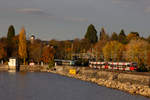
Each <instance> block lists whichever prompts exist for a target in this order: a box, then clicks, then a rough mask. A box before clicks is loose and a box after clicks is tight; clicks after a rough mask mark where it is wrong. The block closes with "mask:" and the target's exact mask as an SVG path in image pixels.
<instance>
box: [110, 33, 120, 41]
mask: <svg viewBox="0 0 150 100" xmlns="http://www.w3.org/2000/svg"><path fill="white" fill-rule="evenodd" d="M111 40H112V41H118V35H117V33H116V32H113V33H112V36H111Z"/></svg>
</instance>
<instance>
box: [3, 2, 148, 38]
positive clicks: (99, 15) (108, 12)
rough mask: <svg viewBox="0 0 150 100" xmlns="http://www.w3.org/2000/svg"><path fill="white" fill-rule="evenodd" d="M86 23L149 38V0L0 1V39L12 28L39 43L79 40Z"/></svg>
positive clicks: (83, 33)
mask: <svg viewBox="0 0 150 100" xmlns="http://www.w3.org/2000/svg"><path fill="white" fill-rule="evenodd" d="M89 24H93V25H94V26H95V28H96V29H97V32H98V33H97V34H98V35H99V31H100V29H101V27H104V28H105V29H106V31H107V33H108V34H109V35H111V34H112V32H117V33H119V32H120V30H121V29H124V30H125V32H126V34H128V33H129V32H131V31H137V32H139V33H140V35H141V36H144V37H147V36H149V35H150V0H0V37H2V36H6V35H7V31H8V27H9V26H10V25H14V27H15V30H16V34H18V33H19V31H20V29H21V27H22V26H24V27H25V29H26V33H27V37H29V36H30V35H32V34H34V35H35V36H36V37H37V38H40V39H42V40H50V39H57V40H66V39H67V40H68V39H69V40H71V39H75V38H83V37H84V35H85V33H86V30H87V27H88V25H89Z"/></svg>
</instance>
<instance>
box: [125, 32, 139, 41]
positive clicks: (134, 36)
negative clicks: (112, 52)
mask: <svg viewBox="0 0 150 100" xmlns="http://www.w3.org/2000/svg"><path fill="white" fill-rule="evenodd" d="M138 38H139V33H138V32H130V33H129V34H128V36H127V39H128V41H130V40H132V39H138Z"/></svg>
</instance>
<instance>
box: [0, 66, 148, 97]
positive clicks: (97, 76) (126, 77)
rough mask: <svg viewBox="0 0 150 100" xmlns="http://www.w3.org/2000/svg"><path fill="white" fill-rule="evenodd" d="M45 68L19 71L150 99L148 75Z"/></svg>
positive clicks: (1, 68)
mask: <svg viewBox="0 0 150 100" xmlns="http://www.w3.org/2000/svg"><path fill="white" fill-rule="evenodd" d="M47 68H48V66H20V71H23V72H24V71H25V72H51V73H55V74H60V75H63V76H67V77H72V78H76V79H80V80H83V81H88V82H93V83H96V84H98V85H100V86H105V87H108V88H113V89H118V90H122V91H125V92H128V93H131V94H138V95H143V96H146V97H149V98H150V76H149V75H139V74H132V73H131V74H130V73H120V72H108V71H101V70H95V69H91V68H88V67H70V66H56V67H55V68H52V69H49V70H48V69H47ZM70 69H75V70H76V71H77V73H76V74H75V75H72V74H69V70H70ZM0 71H8V66H7V65H5V66H3V67H0Z"/></svg>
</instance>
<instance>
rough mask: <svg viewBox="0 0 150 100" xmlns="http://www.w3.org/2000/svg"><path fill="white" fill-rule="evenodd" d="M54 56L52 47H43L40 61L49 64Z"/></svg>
mask: <svg viewBox="0 0 150 100" xmlns="http://www.w3.org/2000/svg"><path fill="white" fill-rule="evenodd" d="M54 54H55V50H54V49H53V47H52V46H49V45H48V46H45V47H44V48H43V52H42V58H41V60H42V61H43V62H44V63H49V62H50V61H52V60H53V59H54Z"/></svg>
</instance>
